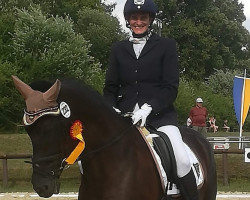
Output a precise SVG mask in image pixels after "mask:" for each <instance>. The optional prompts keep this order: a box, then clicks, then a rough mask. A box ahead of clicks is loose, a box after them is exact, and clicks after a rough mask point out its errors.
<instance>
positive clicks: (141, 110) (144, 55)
mask: <svg viewBox="0 0 250 200" xmlns="http://www.w3.org/2000/svg"><path fill="white" fill-rule="evenodd" d="M156 13H157V8H156V5H155V3H154V2H153V1H152V0H127V2H126V4H125V6H124V17H125V20H126V23H127V27H129V28H130V30H131V32H132V36H131V37H130V38H129V40H123V41H120V42H117V43H116V44H114V45H113V47H112V51H111V55H110V59H109V68H108V70H107V74H106V80H105V87H104V90H103V92H104V98H105V99H106V100H107V101H108V102H109V103H110V104H111V105H112V106H113V107H114V108H115V109H116V111H121V112H122V113H127V112H133V116H132V121H133V123H134V124H137V123H138V122H139V123H140V126H144V125H145V123H146V120H147V123H148V124H150V125H152V126H153V127H155V128H156V129H157V130H158V131H161V132H164V133H165V134H167V136H168V137H169V139H170V141H171V144H172V146H173V150H174V154H175V158H176V166H177V175H178V177H179V182H180V192H181V194H182V196H183V197H184V198H185V199H187V200H189V199H198V192H197V186H196V181H195V177H194V174H193V171H192V169H191V164H190V160H189V157H188V153H187V152H186V150H185V147H184V143H183V140H182V137H181V134H180V131H179V129H178V128H177V114H176V111H175V109H174V106H173V103H174V101H175V99H176V97H177V92H178V85H179V69H178V63H177V62H178V61H177V53H176V43H175V41H174V40H173V39H167V38H162V37H160V36H158V35H157V34H155V33H153V32H152V31H151V25H152V23H153V21H154V19H155V16H156Z"/></svg>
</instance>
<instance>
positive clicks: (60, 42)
mask: <svg viewBox="0 0 250 200" xmlns="http://www.w3.org/2000/svg"><path fill="white" fill-rule="evenodd" d="M12 47H13V54H14V57H15V59H16V60H17V62H18V63H19V65H18V67H17V72H22V73H23V74H26V75H28V76H29V77H30V78H31V80H32V79H33V80H34V79H37V78H39V79H48V78H55V77H75V78H78V79H81V80H84V81H86V82H87V83H88V84H90V85H92V80H93V79H95V76H96V77H98V78H99V79H100V77H102V72H101V69H100V67H99V64H98V63H97V62H95V61H94V58H93V57H91V56H89V47H90V44H89V43H88V42H87V41H86V40H85V39H84V37H83V36H82V35H80V34H77V33H75V32H74V30H73V23H72V21H71V20H70V18H68V17H67V18H65V19H63V18H62V17H50V18H47V17H46V16H44V15H43V14H42V12H41V10H40V9H39V8H34V7H31V9H30V10H29V11H28V10H18V20H17V22H16V24H15V34H14V35H13V45H12ZM98 84H99V85H96V87H97V88H101V87H102V85H101V84H102V82H101V83H98Z"/></svg>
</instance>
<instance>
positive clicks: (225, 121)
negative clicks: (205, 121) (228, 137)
mask: <svg viewBox="0 0 250 200" xmlns="http://www.w3.org/2000/svg"><path fill="white" fill-rule="evenodd" d="M223 128H224V129H225V130H226V132H229V130H230V127H229V126H228V125H227V119H225V120H224V123H223Z"/></svg>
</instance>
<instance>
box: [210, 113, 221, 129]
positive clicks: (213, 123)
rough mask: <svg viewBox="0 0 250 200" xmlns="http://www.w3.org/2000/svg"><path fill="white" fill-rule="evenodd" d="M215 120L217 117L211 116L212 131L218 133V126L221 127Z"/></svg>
mask: <svg viewBox="0 0 250 200" xmlns="http://www.w3.org/2000/svg"><path fill="white" fill-rule="evenodd" d="M215 122H216V119H215V117H213V116H212V117H210V118H209V124H210V128H211V129H212V131H213V132H214V133H216V132H217V131H218V128H219V126H216V124H215Z"/></svg>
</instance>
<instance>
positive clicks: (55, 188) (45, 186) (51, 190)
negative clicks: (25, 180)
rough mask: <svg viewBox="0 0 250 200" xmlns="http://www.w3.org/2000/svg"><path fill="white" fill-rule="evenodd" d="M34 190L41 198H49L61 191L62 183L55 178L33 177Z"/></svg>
mask: <svg viewBox="0 0 250 200" xmlns="http://www.w3.org/2000/svg"><path fill="white" fill-rule="evenodd" d="M31 182H32V185H33V189H34V190H35V191H36V193H37V194H38V195H39V196H40V197H44V198H49V197H51V196H52V195H53V194H58V193H59V191H60V182H59V179H58V178H55V177H48V176H47V177H43V176H41V175H39V174H33V175H32V181H31Z"/></svg>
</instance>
